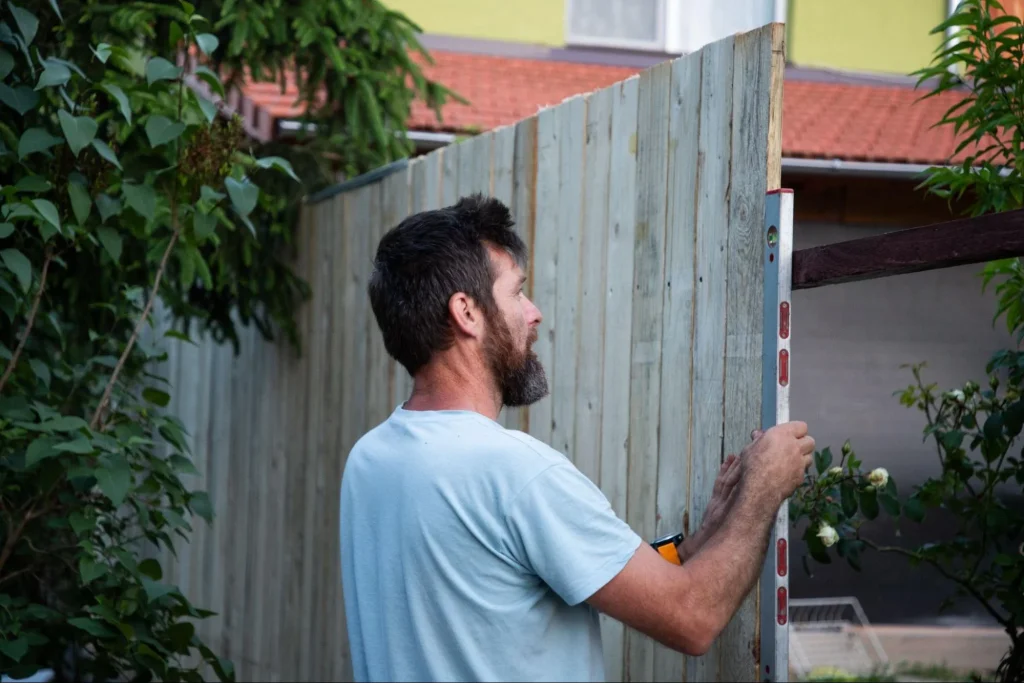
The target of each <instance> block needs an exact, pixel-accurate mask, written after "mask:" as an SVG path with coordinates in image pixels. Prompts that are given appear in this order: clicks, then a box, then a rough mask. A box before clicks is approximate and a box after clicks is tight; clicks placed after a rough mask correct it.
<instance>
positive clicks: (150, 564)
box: [139, 557, 164, 581]
mask: <svg viewBox="0 0 1024 683" xmlns="http://www.w3.org/2000/svg"><path fill="white" fill-rule="evenodd" d="M139 572H140V573H141V574H144V575H146V576H147V577H149V578H151V579H153V580H154V581H159V580H160V579H162V578H164V571H163V569H161V568H160V562H158V561H157V560H155V559H153V558H152V557H148V558H146V559H145V560H143V561H142V562H140V563H139Z"/></svg>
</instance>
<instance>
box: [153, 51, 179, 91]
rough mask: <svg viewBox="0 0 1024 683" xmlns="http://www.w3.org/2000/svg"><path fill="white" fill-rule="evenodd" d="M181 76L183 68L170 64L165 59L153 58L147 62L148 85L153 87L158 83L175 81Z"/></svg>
mask: <svg viewBox="0 0 1024 683" xmlns="http://www.w3.org/2000/svg"><path fill="white" fill-rule="evenodd" d="M180 75H181V68H180V67H177V66H175V65H174V64H172V63H170V62H169V61H167V60H166V59H164V58H163V57H153V58H152V59H150V60H149V61H148V62H146V84H147V85H153V84H154V83H156V82H157V81H173V80H175V79H176V78H178V76H180Z"/></svg>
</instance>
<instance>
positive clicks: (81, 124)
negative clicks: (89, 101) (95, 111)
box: [57, 109, 99, 157]
mask: <svg viewBox="0 0 1024 683" xmlns="http://www.w3.org/2000/svg"><path fill="white" fill-rule="evenodd" d="M57 118H59V119H60V128H61V130H63V131H64V137H65V138H67V141H68V146H69V147H70V148H71V153H72V154H74V155H75V156H76V157H77V156H78V154H79V153H80V152H81V151H82V150H83V149H85V148H86V147H88V146H89V143H90V142H92V141H93V138H95V137H96V131H97V130H98V129H99V125H98V124H97V123H96V121H94V120H93V119H91V118H90V117H88V116H72V115H71V114H69V113H68V112H67V111H66V110H64V109H61V110H60V111H59V112H58V113H57Z"/></svg>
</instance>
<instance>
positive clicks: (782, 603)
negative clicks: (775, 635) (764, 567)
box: [775, 588, 789, 626]
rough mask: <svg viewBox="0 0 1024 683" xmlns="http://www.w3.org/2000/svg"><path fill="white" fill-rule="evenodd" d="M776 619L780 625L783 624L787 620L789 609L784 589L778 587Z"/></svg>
mask: <svg viewBox="0 0 1024 683" xmlns="http://www.w3.org/2000/svg"><path fill="white" fill-rule="evenodd" d="M775 618H776V620H777V621H778V622H779V625H780V626H785V625H786V622H787V621H788V620H789V610H788V608H787V605H786V589H785V588H780V589H779V610H778V612H777V613H776V615H775Z"/></svg>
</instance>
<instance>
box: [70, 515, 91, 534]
mask: <svg viewBox="0 0 1024 683" xmlns="http://www.w3.org/2000/svg"><path fill="white" fill-rule="evenodd" d="M68 522H69V523H70V524H71V529H72V530H73V531H74V532H75V533H76V534H77V535H79V536H83V535H85V534H87V533H89V532H91V531H92V530H93V529H94V528H96V520H95V519H94V518H90V517H86V516H85V515H83V514H82V513H81V512H79V511H78V510H75V511H74V512H72V513H71V516H70V517H69V518H68Z"/></svg>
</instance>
